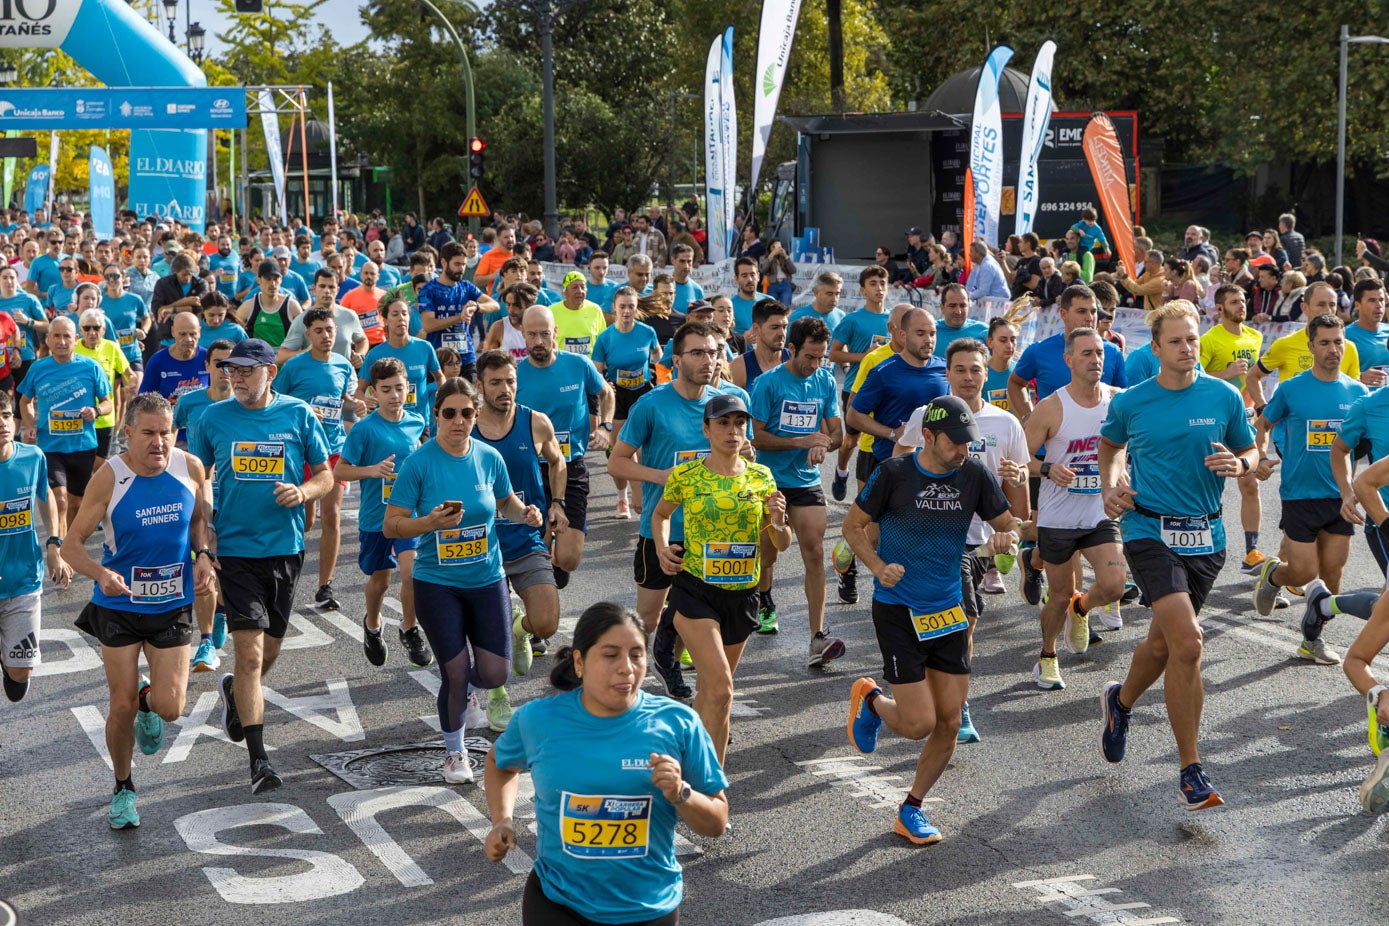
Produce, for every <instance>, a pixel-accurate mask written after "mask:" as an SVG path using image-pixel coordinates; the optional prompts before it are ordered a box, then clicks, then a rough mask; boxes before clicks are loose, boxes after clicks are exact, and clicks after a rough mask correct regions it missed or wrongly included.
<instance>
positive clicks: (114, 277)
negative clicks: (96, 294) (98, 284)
mask: <svg viewBox="0 0 1389 926" xmlns="http://www.w3.org/2000/svg"><path fill="white" fill-rule="evenodd" d="M120 279H121V275H120V274H119V273H110V274H107V275H106V282H108V283H119V282H120Z"/></svg>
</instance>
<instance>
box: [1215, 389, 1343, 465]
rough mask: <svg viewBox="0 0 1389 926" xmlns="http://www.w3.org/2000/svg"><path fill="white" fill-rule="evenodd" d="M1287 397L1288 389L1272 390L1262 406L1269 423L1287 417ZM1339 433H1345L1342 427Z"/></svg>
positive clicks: (1274, 422)
mask: <svg viewBox="0 0 1389 926" xmlns="http://www.w3.org/2000/svg"><path fill="white" fill-rule="evenodd" d="M1287 398H1288V390H1286V389H1276V390H1274V393H1273V398H1271V399H1269V400H1268V404H1267V405H1265V406H1264V417H1265V418H1267V419H1268V420H1269V423H1270V424H1276V423H1278V422H1279V421H1282V420H1283V419H1284V418H1286V417H1288V401H1287ZM1341 433H1342V434H1344V433H1345V428H1344V427H1342V428H1341ZM1230 449H1231V450H1234V449H1235V448H1234V447H1231V448H1230Z"/></svg>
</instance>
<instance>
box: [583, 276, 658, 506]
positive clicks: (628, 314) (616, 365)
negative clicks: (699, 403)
mask: <svg viewBox="0 0 1389 926" xmlns="http://www.w3.org/2000/svg"><path fill="white" fill-rule="evenodd" d="M612 305H613V323H612V325H611V326H610V327H608V328H606V329H604V330H603V332H602V333H601V334H599V335H598V340H597V341H596V342H595V343H594V347H593V365H594V366H595V367H597V368H598V372H599V373H601V374H603V378H604V379H606V380H607V381H608V382H609V383H610V384H611V385H612V387H613V393H614V396H615V402H614V407H613V433H614V434H621V433H622V426H623V425H624V424H626V422H627V416H628V415H629V414H630V413H631V411H632V406H633V405H635V404H636V403H637V400H638V399H640V398H641V397H642V396H644V395H646V394H647V393H648V392H650V391H651V390H652V389H653V388H655V376H654V375H653V372H654V371H653V370H652V367H653V365H654V364H655V362H656V360H657V359H659V357H660V356H661V345H660V341H659V339H658V338H657V336H656V329H654V328H652V327H651V326H650V325H646V324H642V323H641V322H639V321H637V291H636V290H634V289H632V287H630V286H623V287H621V288H619V289H618V291H617V292H616V293H615V294H614V295H613V300H612ZM613 485H614V486H615V487H616V488H617V517H618V518H620V519H622V520H624V521H626V520H628V519H630V518H631V517H632V505H631V501H630V497H629V493H628V484H627V480H626V479H621V478H618V477H617V476H613Z"/></svg>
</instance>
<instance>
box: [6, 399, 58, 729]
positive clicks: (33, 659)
mask: <svg viewBox="0 0 1389 926" xmlns="http://www.w3.org/2000/svg"><path fill="white" fill-rule="evenodd" d="M14 438H15V419H14V401H13V399H11V398H10V394H9V393H8V392H4V391H0V493H3V497H4V498H5V504H4V509H3V511H0V561H3V562H5V563H6V564H8V565H7V567H6V568H5V570H4V571H3V572H0V683H3V687H4V689H5V697H6V698H7V699H8V700H9V701H11V702H12V703H13V702H18V701H21V700H23V698H24V695H25V694H26V693H28V691H29V678H30V676H31V675H33V672H34V669H35V668H37V667H38V666H39V664H40V663H41V662H42V661H43V657H42V654H41V653H40V652H39V641H40V638H41V637H42V636H43V627H42V610H43V577H44V575H45V574H46V575H47V576H48V578H49V580H50V581H51V582H53V583H54V584H55V585H57V586H58V587H59V588H67V585H68V580H69V579H71V578H72V569H71V567H69V566H68V564H67V562H66V561H65V560H63V559H62V556H61V554H60V552H59V551H60V548H61V547H62V545H63V541H62V538H61V534H62V528H61V524H62V521H61V519H60V518H59V517H58V506H57V504H56V503H55V501H54V499H53V496H52V494H51V493H50V492H49V490H48V464H47V462H46V461H45V460H44V455H43V452H42V451H41V450H39V449H38V448H37V447H33V446H30V445H29V444H21V443H19V442H18V441H16V440H15V439H14ZM36 511H37V512H38V514H39V516H40V517H41V518H42V520H43V530H44V534H45V536H46V537H47V538H48V539H47V540H46V541H45V542H44V544H43V545H40V544H39V534H38V531H37V530H35V528H36V527H37V526H38V525H36V524H35V523H34V512H36Z"/></svg>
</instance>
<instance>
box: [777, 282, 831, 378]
mask: <svg viewBox="0 0 1389 926" xmlns="http://www.w3.org/2000/svg"><path fill="white" fill-rule="evenodd" d="M843 288H844V278H843V277H842V276H840V275H839V274H837V273H835V272H834V271H833V270H825V271H823V272H821V273H820V274H819V275H818V276H816V277H815V283H814V285H812V286H811V288H810V292H811V300H810V301H809V302H807V303H805V304H804V305H802V306H800V307H798V308H796V309H793V310H792V312H791V317H790V319H789V321H790V322H791V323H793V324H794V323H795V322H797V321H799V320H800V319H802V318H819V319H820V321H822V322H824V323H825V325H826V326H828V327H829V329H830V331H831V332H834V331H835V330H836V329H838V328H839V323H840V322H842V321H843V320H844V318H845V315H844V312H843V310H842V309H840V308H839V294H840V292H841V291H842V290H843ZM825 363H826V366H829V367H831V368H833V367H834V366H835V364H834V363H832V362H831V361H830V360H829V358H828V357H826V358H825Z"/></svg>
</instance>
